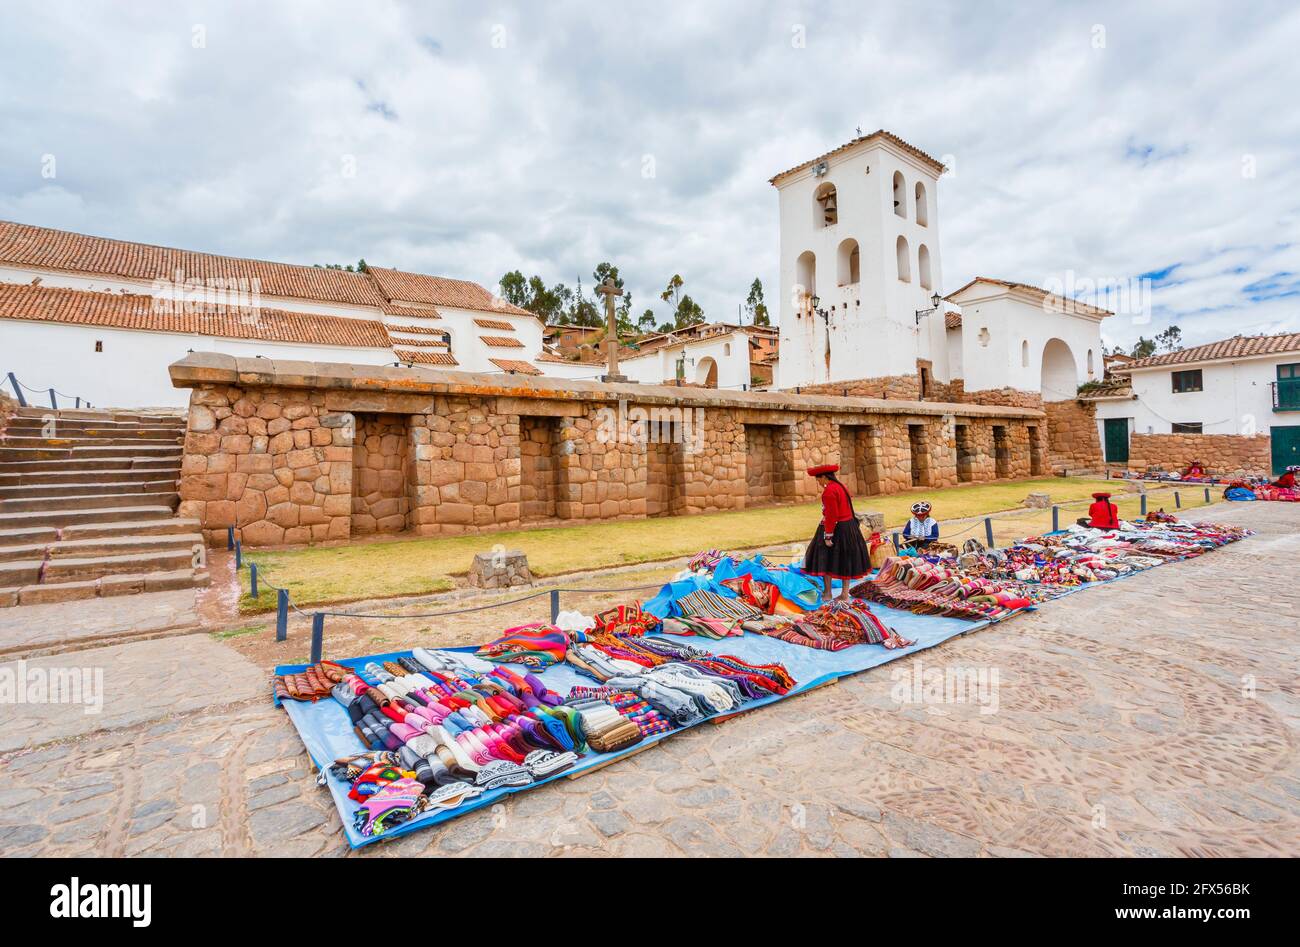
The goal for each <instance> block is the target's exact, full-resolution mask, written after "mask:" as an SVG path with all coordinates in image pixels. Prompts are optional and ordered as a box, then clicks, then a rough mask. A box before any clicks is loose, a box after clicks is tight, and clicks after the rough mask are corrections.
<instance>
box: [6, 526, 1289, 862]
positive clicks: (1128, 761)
mask: <svg viewBox="0 0 1300 947" xmlns="http://www.w3.org/2000/svg"><path fill="white" fill-rule="evenodd" d="M1195 518H1198V519H1202V518H1203V519H1219V520H1225V521H1232V522H1241V523H1245V524H1247V525H1249V526H1251V527H1253V528H1254V529H1256V530H1257V531H1259V534H1260V535H1258V536H1256V537H1254V538H1251V539H1248V540H1245V541H1243V542H1241V543H1237V544H1234V545H1232V546H1229V547H1227V548H1225V549H1222V550H1219V551H1216V552H1214V553H1211V554H1209V555H1207V556H1204V557H1202V558H1199V559H1196V560H1193V561H1190V562H1184V563H1176V564H1172V565H1167V566H1163V567H1161V568H1157V569H1154V570H1152V571H1150V572H1147V573H1144V574H1142V575H1139V576H1137V577H1134V578H1131V579H1127V580H1124V581H1120V582H1115V583H1112V584H1110V585H1107V586H1105V587H1103V588H1100V589H1096V590H1091V591H1088V592H1084V593H1081V594H1078V595H1072V596H1068V597H1066V598H1064V599H1062V600H1060V601H1057V602H1054V603H1051V604H1049V605H1047V606H1045V607H1043V608H1041V609H1039V610H1038V611H1036V612H1033V613H1029V614H1025V615H1021V616H1019V617H1017V618H1015V619H1012V620H1010V621H1007V622H1005V623H1003V624H1001V625H998V626H995V627H992V628H989V629H987V630H984V631H981V632H978V633H975V634H973V635H969V636H965V637H962V638H958V639H955V640H953V641H950V642H948V643H947V644H945V645H943V646H941V647H940V648H938V649H935V650H932V651H928V652H922V653H920V654H917V655H913V656H911V657H908V658H905V659H903V660H901V661H898V662H895V663H893V664H890V665H888V666H886V667H883V668H878V669H876V670H874V671H869V672H867V673H865V674H861V675H858V676H856V677H853V678H850V679H847V680H844V681H842V682H841V683H839V684H836V685H833V686H829V687H824V688H821V689H818V690H815V691H812V692H810V693H808V694H805V695H803V696H801V697H798V698H795V699H792V700H789V701H785V702H781V703H779V704H776V705H774V706H771V707H768V708H765V709H761V710H759V711H756V712H755V713H753V714H749V715H745V716H742V717H739V718H735V719H732V720H730V721H728V722H726V723H723V724H721V725H717V726H713V725H704V726H701V727H697V728H695V729H693V730H691V731H689V732H687V733H684V734H682V735H679V736H676V737H674V738H672V739H670V740H667V741H665V742H664V743H662V744H660V745H659V746H657V747H654V748H652V749H650V750H648V751H646V752H644V753H641V754H638V755H636V756H633V757H631V758H629V759H626V760H623V761H621V762H619V763H616V764H614V765H612V766H608V767H606V768H604V769H601V770H599V771H596V772H593V773H591V774H588V775H586V776H583V777H582V778H580V779H574V780H559V781H557V782H556V783H554V784H551V785H549V786H546V787H543V788H541V789H539V790H536V791H532V792H527V793H522V794H519V795H516V796H514V797H511V798H510V800H509V801H507V802H506V803H504V804H502V805H498V806H496V807H493V808H491V809H485V810H481V811H479V812H475V813H471V814H469V815H467V816H465V817H463V818H460V819H456V820H453V821H451V822H449V823H446V824H444V825H443V826H440V827H438V828H434V829H431V830H427V831H421V832H416V833H412V834H410V835H407V836H404V837H402V838H400V839H397V840H395V841H393V842H391V843H387V844H377V845H373V846H370V847H368V848H367V849H365V850H364V851H362V852H360V853H358V854H360V855H364V856H367V857H375V856H384V855H408V856H409V855H420V854H425V855H452V854H473V855H543V856H549V855H680V854H688V855H727V854H768V855H893V856H913V855H920V856H939V855H989V856H1012V855H1015V856H1026V855H1028V856H1032V855H1046V856H1054V855H1139V856H1145V855H1233V856H1236V855H1292V856H1294V855H1297V854H1300V763H1298V761H1297V754H1296V742H1297V736H1298V733H1297V731H1298V728H1300V693H1298V687H1297V681H1300V648H1297V629H1300V588H1297V583H1296V582H1295V575H1296V567H1295V566H1296V562H1297V561H1300V505H1292V504H1285V503H1253V504H1240V505H1222V506H1218V507H1213V508H1211V509H1209V510H1206V511H1197V515H1196V517H1195ZM93 604H94V605H100V604H102V603H93ZM83 607H84V608H87V609H89V608H90V607H91V606H89V605H83ZM509 617H510V616H509V615H508V614H502V615H500V616H499V620H500V623H501V624H502V626H503V625H504V622H505V621H506V620H507V619H508V618H509ZM533 617H535V616H533ZM70 632H72V629H70ZM352 640H358V641H363V640H364V639H361V638H357V639H352ZM242 643H245V639H243V638H233V639H231V640H229V641H222V640H219V639H217V638H215V637H212V636H208V635H196V634H190V635H183V636H176V637H167V638H159V639H155V640H149V641H139V642H128V643H124V644H116V645H113V646H112V647H108V648H97V649H88V650H78V651H67V652H64V653H62V654H59V655H57V656H53V657H49V658H43V659H32V661H31V662H29V663H30V664H39V663H40V662H58V663H61V664H63V665H65V666H84V667H102V668H104V677H105V694H106V697H105V703H104V708H103V711H102V713H100V714H97V715H84V714H82V713H81V711H80V709H74V708H69V707H50V706H29V705H17V706H5V707H4V708H3V710H2V711H0V712H2V713H3V714H4V721H5V723H4V727H3V736H4V740H5V742H4V750H5V752H4V755H3V757H2V758H0V787H3V788H0V852H2V853H3V854H5V855H141V854H144V855H217V854H235V855H246V854H267V855H323V854H328V855H343V854H348V851H349V850H348V848H347V845H346V843H345V841H344V839H343V835H342V831H341V828H340V824H339V819H338V816H337V814H336V812H335V810H334V807H333V805H332V804H331V802H330V799H329V796H328V794H327V793H326V792H325V791H324V790H323V789H321V788H319V787H317V786H316V785H315V781H314V776H313V774H312V773H310V772H309V771H308V761H307V757H306V755H305V753H304V752H303V750H302V746H301V743H300V741H299V739H298V736H297V734H296V732H295V731H294V729H293V727H292V726H291V725H290V724H289V721H288V719H287V718H286V717H285V715H284V714H283V712H281V711H279V710H276V709H275V708H273V707H272V706H271V704H270V700H269V690H268V688H267V685H266V678H267V672H268V670H269V666H267V665H266V663H265V662H264V661H260V660H259V659H258V658H257V657H256V655H257V654H258V653H260V652H257V651H256V649H254V648H251V647H244V648H242V650H241V648H240V647H237V645H240V644H242ZM250 655H251V656H250ZM918 663H919V664H921V665H923V666H924V667H925V668H929V669H934V668H938V669H944V668H948V667H964V668H975V669H989V670H993V669H995V670H996V671H997V673H998V678H999V685H1000V686H999V688H998V690H997V692H996V696H997V702H996V712H993V713H981V708H980V707H979V706H977V705H974V704H969V703H966V704H938V705H929V704H927V705H922V706H914V705H912V706H909V705H900V704H899V703H897V702H896V701H895V700H894V698H893V696H892V692H893V691H894V689H895V687H896V685H895V682H894V680H893V678H894V677H895V676H896V673H903V674H906V675H907V676H908V679H909V680H910V677H911V674H912V672H913V670H914V668H915V666H916V665H917V664H918ZM19 745H22V746H25V747H27V748H26V749H22V748H16V747H18V746H19Z"/></svg>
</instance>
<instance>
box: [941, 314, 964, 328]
mask: <svg viewBox="0 0 1300 947" xmlns="http://www.w3.org/2000/svg"><path fill="white" fill-rule="evenodd" d="M943 327H944V328H945V329H960V328H961V313H960V312H953V311H952V310H949V311H948V312H945V313H944V314H943Z"/></svg>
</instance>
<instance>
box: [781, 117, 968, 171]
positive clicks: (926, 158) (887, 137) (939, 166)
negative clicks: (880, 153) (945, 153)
mask: <svg viewBox="0 0 1300 947" xmlns="http://www.w3.org/2000/svg"><path fill="white" fill-rule="evenodd" d="M873 138H880V139H882V140H884V141H888V142H890V143H892V144H894V145H897V146H898V147H899V148H902V149H903V150H904V151H906V152H907V153H908V154H910V155H911V156H912V157H914V158H919V159H920V160H921V161H922V163H924V164H928V165H929V166H930V167H931V168H933V169H934V170H935V171H936V172H938V173H939V174H942V173H943V172H944V171H945V170H947V169H946V168H945V167H944V164H943V162H942V161H939V160H937V159H935V158H933V157H931V156H930V155H928V154H926V153H925V152H924V151H922V150H921V149H920V148H917V147H916V146H915V145H909V144H908V143H907V142H905V141H903V139H901V138H899V137H898V136H897V135H895V134H893V133H892V132H887V131H885V130H884V129H883V128H878V129H876V130H875V131H874V132H872V133H871V134H870V135H859V136H858V137H857V138H854V139H853V140H852V141H849V142H845V143H844V144H842V145H840V146H839V147H838V148H833V149H831V150H830V151H828V152H826V154H824V155H818V156H817V157H816V158H812V159H811V160H809V161H805V162H804V163H803V164H797V165H795V166H794V167H793V168H788V169H787V170H785V171H782V172H780V173H779V174H774V175H773V176H772V177H771V178H769V179H768V182H767V183H768V184H775V183H776V182H777V180H778V179H780V178H783V177H785V176H786V175H787V174H794V173H795V172H796V171H802V170H803V169H804V168H811V167H812V166H813V165H814V164H816V163H817V162H819V161H825V160H826V159H828V158H833V157H834V156H835V155H837V154H839V153H840V152H843V151H847V150H848V149H850V148H852V147H853V146H854V145H858V144H861V143H862V142H864V141H871V140H872V139H873Z"/></svg>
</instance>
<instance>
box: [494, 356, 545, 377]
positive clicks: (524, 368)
mask: <svg viewBox="0 0 1300 947" xmlns="http://www.w3.org/2000/svg"><path fill="white" fill-rule="evenodd" d="M488 361H489V362H491V363H492V364H493V365H495V366H496V367H497V368H500V369H502V370H504V371H507V372H516V373H518V374H520V375H540V374H541V373H542V372H541V370H540V369H539V368H538V367H537V366H536V365H533V364H531V363H529V362H519V361H515V360H514V359H509V358H490V359H488Z"/></svg>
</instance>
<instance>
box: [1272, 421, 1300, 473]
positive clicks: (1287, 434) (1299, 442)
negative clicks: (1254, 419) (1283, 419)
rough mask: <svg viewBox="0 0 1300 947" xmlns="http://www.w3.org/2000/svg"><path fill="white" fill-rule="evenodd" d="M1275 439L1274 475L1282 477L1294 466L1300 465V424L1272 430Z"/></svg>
mask: <svg viewBox="0 0 1300 947" xmlns="http://www.w3.org/2000/svg"><path fill="white" fill-rule="evenodd" d="M1269 433H1270V434H1271V435H1272V438H1273V473H1275V474H1278V475H1280V474H1281V473H1282V472H1283V471H1284V470H1286V469H1287V468H1288V467H1290V466H1291V465H1292V464H1300V424H1297V425H1292V426H1291V427H1275V428H1270V429H1269Z"/></svg>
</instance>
